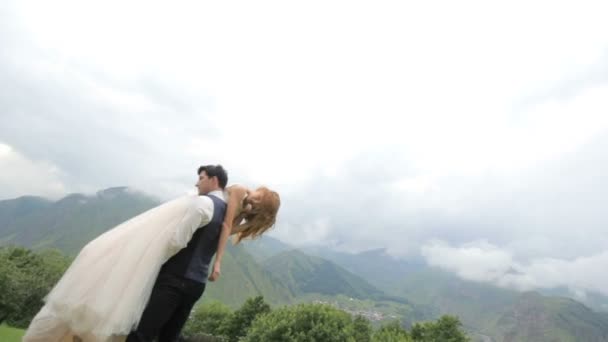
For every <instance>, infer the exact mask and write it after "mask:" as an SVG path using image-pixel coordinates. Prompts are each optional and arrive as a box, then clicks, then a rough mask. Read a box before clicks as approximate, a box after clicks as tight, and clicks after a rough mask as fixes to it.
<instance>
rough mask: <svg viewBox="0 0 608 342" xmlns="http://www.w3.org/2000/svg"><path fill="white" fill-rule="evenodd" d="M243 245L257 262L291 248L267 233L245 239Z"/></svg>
mask: <svg viewBox="0 0 608 342" xmlns="http://www.w3.org/2000/svg"><path fill="white" fill-rule="evenodd" d="M243 245H244V246H245V249H246V250H247V251H248V252H249V253H250V254H251V255H252V256H253V257H254V258H255V259H256V261H258V262H263V261H264V260H266V259H268V258H270V257H272V256H275V255H277V254H279V253H281V252H285V251H288V250H291V249H293V247H292V246H290V245H288V244H286V243H283V242H281V241H279V240H277V239H275V238H272V237H270V236H268V235H263V236H261V237H259V238H257V239H254V240H249V241H246V242H245V243H243Z"/></svg>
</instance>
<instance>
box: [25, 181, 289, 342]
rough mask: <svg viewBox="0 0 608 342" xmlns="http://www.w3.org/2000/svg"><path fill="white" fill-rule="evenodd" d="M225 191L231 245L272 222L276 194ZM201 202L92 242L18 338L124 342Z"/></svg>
mask: <svg viewBox="0 0 608 342" xmlns="http://www.w3.org/2000/svg"><path fill="white" fill-rule="evenodd" d="M199 183H200V181H199ZM199 183H197V187H199V193H200V186H199ZM224 196H225V198H226V199H227V203H228V205H227V209H226V216H225V218H224V223H223V229H222V230H227V231H228V232H230V235H235V237H234V242H235V243H239V242H240V241H241V240H243V239H246V238H255V237H258V236H260V235H261V234H263V233H264V232H265V231H267V230H268V229H269V228H270V227H272V226H273V225H274V223H275V220H276V214H277V212H278V209H279V206H280V199H279V195H278V194H277V193H276V192H274V191H271V190H269V189H268V188H266V187H260V188H258V189H256V190H250V189H248V188H246V187H243V186H240V185H232V186H230V187H226V188H225V190H224ZM199 199H200V197H199V195H186V196H182V197H179V198H177V199H174V200H172V201H169V202H166V203H164V204H161V205H159V206H158V207H155V208H152V209H150V210H148V211H146V212H144V213H142V214H140V215H138V216H136V217H134V218H132V219H130V220H128V221H126V222H124V223H121V224H119V225H118V226H116V227H114V228H112V229H111V230H109V231H107V232H105V233H104V234H102V235H100V236H99V237H97V238H96V239H94V240H92V241H91V242H89V243H88V244H87V245H86V246H85V247H84V248H83V249H82V250H81V251H80V253H79V254H78V256H77V257H76V259H74V261H73V262H72V264H71V265H70V267H69V268H68V270H67V271H66V272H65V273H64V274H63V276H62V278H61V279H60V280H59V282H58V283H57V284H56V285H55V287H54V288H53V289H52V291H51V292H50V293H49V294H48V296H47V297H46V298H45V305H44V306H43V307H42V309H41V310H40V311H39V312H38V314H37V315H36V317H34V319H33V320H32V322H31V324H30V326H29V327H28V329H27V331H26V334H25V336H24V337H23V341H26V342H38V341H40V342H41V341H45V342H55V341H57V342H59V341H61V342H63V341H65V342H68V341H69V342H71V341H87V342H88V341H95V342H110V341H112V342H114V341H124V339H125V337H126V335H128V334H129V332H131V330H133V329H134V328H135V327H137V324H138V322H139V319H140V317H141V315H142V312H143V310H144V308H145V306H146V303H147V301H148V299H149V297H150V293H151V291H152V287H153V285H154V282H155V281H156V278H157V275H158V273H159V270H160V268H161V266H162V265H163V263H165V262H166V261H167V260H168V259H169V258H170V257H171V256H173V255H175V254H176V253H177V252H178V251H179V250H180V249H182V248H184V247H186V245H187V244H188V241H189V240H190V238H191V237H192V234H193V233H194V231H195V230H196V229H197V228H199V225H198V224H197V223H195V222H196V220H193V219H192V218H193V217H194V215H196V211H197V210H198V209H199V208H198V207H197V203H196V202H197V200H199ZM199 222H200V220H199ZM226 236H227V234H226ZM226 240H227V238H225V237H223V238H221V239H220V241H219V245H218V251H217V255H216V258H215V262H214V265H213V270H212V272H211V275H210V276H209V279H210V280H212V281H213V280H215V279H217V278H218V277H219V275H220V264H221V260H222V256H223V253H224V247H225V246H224V244H225V242H226Z"/></svg>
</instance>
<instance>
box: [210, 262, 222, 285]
mask: <svg viewBox="0 0 608 342" xmlns="http://www.w3.org/2000/svg"><path fill="white" fill-rule="evenodd" d="M220 274H221V270H220V263H219V262H216V263H213V271H211V274H210V275H209V280H210V281H216V280H218V279H219V277H220Z"/></svg>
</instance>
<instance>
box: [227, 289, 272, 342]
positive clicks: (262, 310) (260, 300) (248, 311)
mask: <svg viewBox="0 0 608 342" xmlns="http://www.w3.org/2000/svg"><path fill="white" fill-rule="evenodd" d="M269 312H270V305H268V304H266V302H264V297H263V296H257V297H253V298H249V299H247V300H246V301H245V303H244V304H243V306H241V308H239V309H238V310H236V311H235V312H234V314H233V315H232V316H231V317H230V320H229V321H228V323H227V325H226V327H225V329H224V331H223V332H224V333H225V335H226V336H228V339H229V341H231V342H236V341H238V340H239V339H240V338H242V337H244V336H245V335H246V334H247V330H249V327H250V326H251V323H252V322H253V321H254V320H255V319H256V318H257V317H258V316H260V315H264V314H267V313H269Z"/></svg>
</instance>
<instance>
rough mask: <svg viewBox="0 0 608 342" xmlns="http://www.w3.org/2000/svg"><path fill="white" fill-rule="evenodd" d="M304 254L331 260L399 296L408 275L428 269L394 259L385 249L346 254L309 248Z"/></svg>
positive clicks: (418, 263)
mask: <svg viewBox="0 0 608 342" xmlns="http://www.w3.org/2000/svg"><path fill="white" fill-rule="evenodd" d="M304 252H305V253H307V254H311V255H315V256H318V257H320V258H323V259H327V260H330V261H332V262H334V263H336V264H337V265H339V266H341V267H343V268H344V269H346V270H347V271H349V272H352V273H354V274H357V275H359V276H360V277H362V278H363V279H365V280H367V281H368V282H370V283H371V284H372V285H374V286H375V287H377V288H379V289H381V290H383V291H384V292H387V293H390V294H399V293H398V292H396V291H394V290H395V289H396V288H398V287H399V285H400V284H401V283H402V281H403V279H404V278H405V277H407V275H408V274H410V273H413V272H417V271H419V270H421V269H424V268H426V267H427V266H426V264H425V263H424V261H422V260H415V259H410V260H401V259H397V258H394V257H392V256H390V255H389V254H388V253H387V252H386V250H385V249H373V250H368V251H364V252H360V253H345V252H338V251H334V250H331V249H328V248H321V247H308V248H306V249H304Z"/></svg>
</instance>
